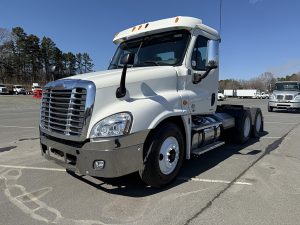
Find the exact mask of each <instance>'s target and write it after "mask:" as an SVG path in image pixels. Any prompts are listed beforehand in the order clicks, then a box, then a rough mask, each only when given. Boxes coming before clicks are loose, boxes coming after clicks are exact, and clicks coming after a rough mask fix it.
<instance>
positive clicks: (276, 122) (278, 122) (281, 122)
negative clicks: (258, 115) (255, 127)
mask: <svg viewBox="0 0 300 225" xmlns="http://www.w3.org/2000/svg"><path fill="white" fill-rule="evenodd" d="M264 123H273V124H295V125H296V123H292V122H264Z"/></svg>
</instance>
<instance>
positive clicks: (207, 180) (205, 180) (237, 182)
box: [177, 177, 252, 185]
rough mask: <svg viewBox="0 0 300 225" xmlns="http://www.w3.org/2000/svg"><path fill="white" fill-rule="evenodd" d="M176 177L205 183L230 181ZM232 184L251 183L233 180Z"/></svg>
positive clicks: (227, 182)
mask: <svg viewBox="0 0 300 225" xmlns="http://www.w3.org/2000/svg"><path fill="white" fill-rule="evenodd" d="M177 179H179V180H192V181H200V182H207V183H222V184H230V183H231V182H232V181H228V180H211V179H201V178H194V177H192V178H189V177H178V178H177ZM233 184H240V185H252V183H248V182H241V181H236V182H233Z"/></svg>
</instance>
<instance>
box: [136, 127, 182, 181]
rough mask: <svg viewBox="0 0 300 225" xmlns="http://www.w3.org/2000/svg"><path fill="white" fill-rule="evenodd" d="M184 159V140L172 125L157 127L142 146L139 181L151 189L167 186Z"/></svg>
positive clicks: (179, 131)
mask: <svg viewBox="0 0 300 225" xmlns="http://www.w3.org/2000/svg"><path fill="white" fill-rule="evenodd" d="M183 158H184V139H183V135H182V132H181V130H180V128H179V127H178V126H177V125H175V124H173V123H165V124H162V125H160V126H158V127H157V128H156V129H155V130H153V131H152V133H151V134H150V135H149V137H148V138H147V140H146V142H145V145H144V167H143V168H142V169H141V170H140V171H139V173H140V177H141V179H142V180H143V181H144V182H145V183H146V184H148V185H150V186H152V187H162V186H165V185H167V184H169V183H170V182H171V181H172V180H173V179H174V178H175V177H176V175H177V174H178V172H179V170H180V168H181V166H182V163H183Z"/></svg>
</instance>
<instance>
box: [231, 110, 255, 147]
mask: <svg viewBox="0 0 300 225" xmlns="http://www.w3.org/2000/svg"><path fill="white" fill-rule="evenodd" d="M251 128H252V123H251V114H250V111H249V110H243V111H242V113H241V115H240V116H239V117H238V118H236V125H235V132H234V135H235V137H234V138H235V141H236V142H237V143H239V144H244V143H246V142H247V141H248V140H249V139H250V135H251Z"/></svg>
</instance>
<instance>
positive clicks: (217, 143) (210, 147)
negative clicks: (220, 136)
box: [192, 141, 225, 155]
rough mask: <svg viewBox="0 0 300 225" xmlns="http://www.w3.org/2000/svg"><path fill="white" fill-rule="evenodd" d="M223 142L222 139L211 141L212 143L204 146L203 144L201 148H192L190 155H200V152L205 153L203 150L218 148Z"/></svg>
mask: <svg viewBox="0 0 300 225" xmlns="http://www.w3.org/2000/svg"><path fill="white" fill-rule="evenodd" d="M224 144H225V142H224V141H217V142H213V143H211V144H209V145H205V146H203V147H201V148H196V149H193V150H192V155H201V154H203V153H205V152H208V151H210V150H213V149H215V148H218V147H220V146H222V145H224Z"/></svg>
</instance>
